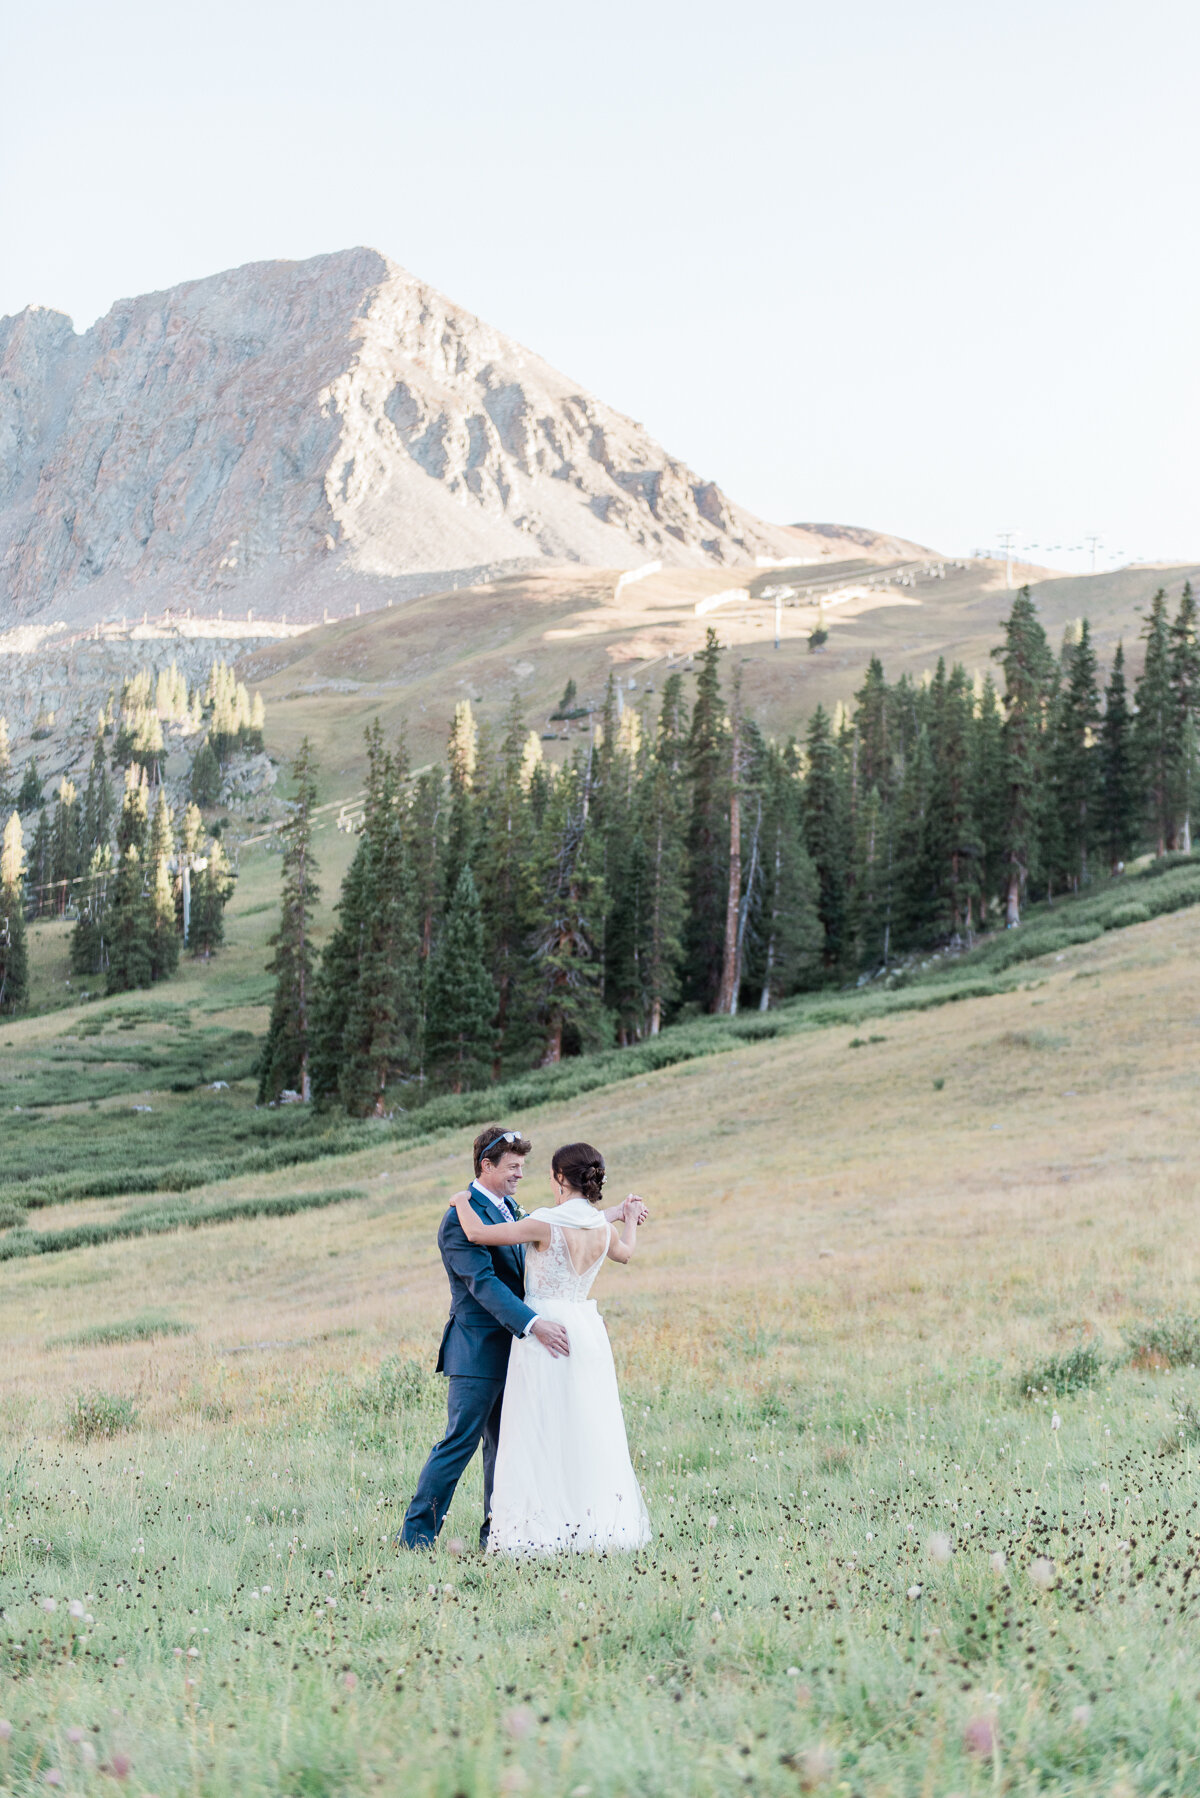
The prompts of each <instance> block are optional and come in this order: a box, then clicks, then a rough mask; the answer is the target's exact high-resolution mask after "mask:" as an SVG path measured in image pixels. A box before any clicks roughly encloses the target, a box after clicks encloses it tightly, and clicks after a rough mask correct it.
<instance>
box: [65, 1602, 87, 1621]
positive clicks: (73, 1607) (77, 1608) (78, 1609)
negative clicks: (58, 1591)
mask: <svg viewBox="0 0 1200 1798" xmlns="http://www.w3.org/2000/svg"><path fill="white" fill-rule="evenodd" d="M67 1610H68V1612H69V1613H70V1615H71V1616H72V1617H82V1616H83V1615H84V1614H85V1613H84V1608H83V1606H82V1605H81V1604H80V1602H79V1600H78V1599H77V1598H73V1599H72V1600H71V1602H70V1604H69V1605H68V1606H67Z"/></svg>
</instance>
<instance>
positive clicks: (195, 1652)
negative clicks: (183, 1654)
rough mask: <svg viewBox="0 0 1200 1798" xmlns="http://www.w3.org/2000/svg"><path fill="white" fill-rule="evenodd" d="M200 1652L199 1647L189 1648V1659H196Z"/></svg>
mask: <svg viewBox="0 0 1200 1798" xmlns="http://www.w3.org/2000/svg"><path fill="white" fill-rule="evenodd" d="M199 1653H200V1650H199V1649H198V1648H189V1649H188V1660H189V1661H194V1660H195V1659H196V1657H197V1656H198V1655H199Z"/></svg>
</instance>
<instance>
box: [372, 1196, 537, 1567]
mask: <svg viewBox="0 0 1200 1798" xmlns="http://www.w3.org/2000/svg"><path fill="white" fill-rule="evenodd" d="M470 1192H471V1208H472V1210H473V1211H475V1212H476V1213H477V1214H478V1216H479V1217H480V1218H481V1220H482V1221H483V1222H484V1223H485V1224H502V1223H504V1222H505V1221H506V1219H505V1216H504V1212H503V1211H502V1210H501V1209H500V1207H499V1205H497V1204H496V1202H495V1201H494V1200H493V1199H492V1198H491V1196H490V1195H489V1194H488V1193H487V1192H485V1190H484V1189H483V1187H481V1186H477V1185H476V1184H475V1183H474V1182H472V1184H471V1189H470ZM438 1248H439V1249H440V1250H441V1255H442V1264H443V1266H444V1267H445V1269H446V1274H447V1277H448V1278H449V1281H450V1316H449V1318H448V1319H447V1321H446V1328H445V1329H444V1330H443V1332H442V1345H441V1347H440V1349H439V1350H438V1358H437V1366H438V1372H439V1373H444V1374H446V1375H447V1376H448V1379H449V1382H450V1391H449V1394H448V1405H447V1410H448V1419H447V1424H446V1434H445V1436H444V1437H443V1438H442V1440H441V1441H440V1442H439V1443H438V1444H437V1445H436V1447H435V1448H434V1449H432V1450H431V1452H430V1456H429V1459H428V1460H427V1461H426V1463H425V1466H424V1467H423V1469H422V1470H421V1477H420V1479H419V1481H418V1482H417V1490H416V1494H415V1496H414V1498H413V1501H412V1503H411V1504H410V1505H409V1507H408V1510H407V1512H406V1513H405V1517H404V1527H403V1529H402V1530H401V1532H400V1538H399V1539H400V1542H401V1544H402V1545H403V1546H404V1547H405V1548H429V1547H431V1546H432V1544H433V1541H434V1539H435V1537H436V1536H437V1533H438V1531H439V1530H440V1529H441V1527H442V1524H443V1522H444V1521H445V1517H446V1512H447V1511H448V1510H449V1509H450V1501H451V1499H452V1498H453V1497H454V1491H455V1487H456V1486H457V1485H458V1482H459V1480H460V1478H461V1477H462V1473H463V1469H464V1468H465V1467H466V1465H467V1462H468V1461H469V1460H470V1459H471V1456H472V1455H473V1454H474V1453H475V1450H476V1449H477V1448H478V1447H479V1444H480V1442H481V1441H482V1443H483V1527H482V1528H481V1529H480V1532H479V1541H480V1546H483V1544H485V1543H486V1542H487V1537H488V1519H489V1517H490V1515H491V1509H492V1475H493V1473H494V1471H495V1466H496V1445H497V1443H498V1441H499V1439H500V1410H501V1407H502V1405H503V1403H504V1381H505V1377H506V1375H507V1373H508V1351H509V1347H510V1345H511V1343H512V1339H513V1337H514V1336H520V1335H522V1334H523V1332H524V1331H525V1329H526V1327H527V1326H528V1325H529V1323H530V1322H531V1321H532V1319H533V1318H534V1316H535V1315H536V1313H535V1312H533V1311H532V1310H531V1309H530V1307H529V1306H528V1305H527V1304H526V1303H525V1301H524V1297H523V1296H522V1295H523V1294H524V1291H525V1250H524V1249H523V1248H522V1247H520V1246H519V1245H518V1246H515V1247H511V1248H495V1249H485V1248H483V1247H481V1246H480V1245H478V1244H475V1243H470V1242H468V1241H467V1238H466V1235H465V1233H464V1231H463V1227H462V1225H461V1224H460V1223H459V1221H458V1213H457V1211H456V1210H455V1209H454V1207H453V1205H452V1206H451V1207H450V1209H449V1211H447V1213H446V1215H445V1217H444V1218H443V1219H442V1222H441V1227H440V1228H439V1230H438Z"/></svg>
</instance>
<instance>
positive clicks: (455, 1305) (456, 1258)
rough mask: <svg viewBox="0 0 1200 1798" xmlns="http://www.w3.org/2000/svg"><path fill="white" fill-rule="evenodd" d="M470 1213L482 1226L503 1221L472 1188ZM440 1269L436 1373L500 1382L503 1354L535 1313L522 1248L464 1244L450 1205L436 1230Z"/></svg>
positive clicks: (505, 1361)
mask: <svg viewBox="0 0 1200 1798" xmlns="http://www.w3.org/2000/svg"><path fill="white" fill-rule="evenodd" d="M470 1193H471V1209H472V1210H473V1211H475V1212H476V1213H477V1214H478V1216H479V1217H480V1218H481V1219H482V1221H483V1222H484V1223H485V1224H502V1223H505V1222H506V1221H507V1220H506V1218H505V1216H504V1213H503V1212H502V1211H501V1209H500V1207H499V1206H498V1205H495V1204H493V1203H492V1201H491V1200H490V1199H489V1198H488V1197H487V1195H486V1194H485V1193H484V1192H482V1191H481V1190H480V1188H479V1187H477V1186H472V1187H471V1189H470ZM438 1248H439V1249H440V1250H441V1255H442V1265H443V1267H444V1268H445V1269H446V1276H447V1278H448V1279H449V1281H450V1316H449V1318H448V1319H447V1320H446V1328H445V1329H444V1330H443V1331H442V1344H441V1347H440V1348H439V1350H438V1358H437V1370H438V1372H439V1373H445V1374H458V1375H465V1376H466V1377H467V1378H468V1379H476V1380H502V1379H503V1378H504V1377H505V1375H506V1373H507V1372H508V1351H509V1347H510V1345H511V1343H512V1339H513V1337H514V1336H520V1335H521V1334H522V1332H523V1331H524V1330H525V1329H526V1327H527V1326H528V1324H529V1323H530V1322H531V1320H532V1319H533V1318H534V1317H535V1316H536V1315H537V1313H536V1312H535V1311H533V1310H531V1309H530V1307H529V1306H528V1305H527V1304H526V1303H525V1300H524V1296H523V1295H524V1292H525V1250H524V1248H523V1247H522V1246H521V1244H519V1243H518V1244H514V1245H513V1246H512V1247H506V1248H494V1249H485V1248H484V1247H482V1245H480V1244H477V1243H471V1242H468V1241H467V1238H466V1233H465V1232H464V1230H463V1227H462V1225H461V1224H460V1223H459V1221H458V1212H457V1211H456V1210H455V1209H454V1206H453V1205H451V1207H450V1209H449V1211H447V1213H446V1215H445V1217H444V1218H443V1219H442V1222H441V1226H440V1228H439V1230H438Z"/></svg>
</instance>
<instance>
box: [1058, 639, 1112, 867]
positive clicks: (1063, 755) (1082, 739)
mask: <svg viewBox="0 0 1200 1798" xmlns="http://www.w3.org/2000/svg"><path fill="white" fill-rule="evenodd" d="M1099 724H1100V689H1099V684H1098V677H1097V671H1096V652H1095V650H1094V648H1093V647H1092V636H1091V630H1090V628H1089V626H1088V621H1087V619H1086V618H1085V619H1083V620H1082V622H1081V624H1080V627H1079V637H1078V641H1077V642H1076V643H1075V644H1074V645H1073V647H1072V649H1071V653H1070V657H1069V660H1068V666H1067V678H1066V683H1065V686H1064V689H1063V694H1062V703H1061V706H1060V708H1059V715H1058V721H1057V731H1056V733H1055V740H1054V743H1053V755H1054V759H1055V762H1056V764H1057V791H1058V799H1059V818H1060V824H1059V844H1060V850H1061V853H1062V861H1063V868H1064V871H1065V873H1066V875H1067V878H1068V879H1069V880H1070V881H1071V882H1072V884H1073V885H1074V886H1075V887H1076V888H1078V887H1079V886H1080V885H1081V884H1082V885H1086V884H1087V881H1088V851H1089V849H1090V848H1091V846H1092V843H1093V840H1094V838H1095V834H1096V809H1097V802H1098V799H1099V791H1100V778H1101V767H1100V758H1099V754H1098V751H1097V747H1096V733H1097V729H1098V726H1099Z"/></svg>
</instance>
